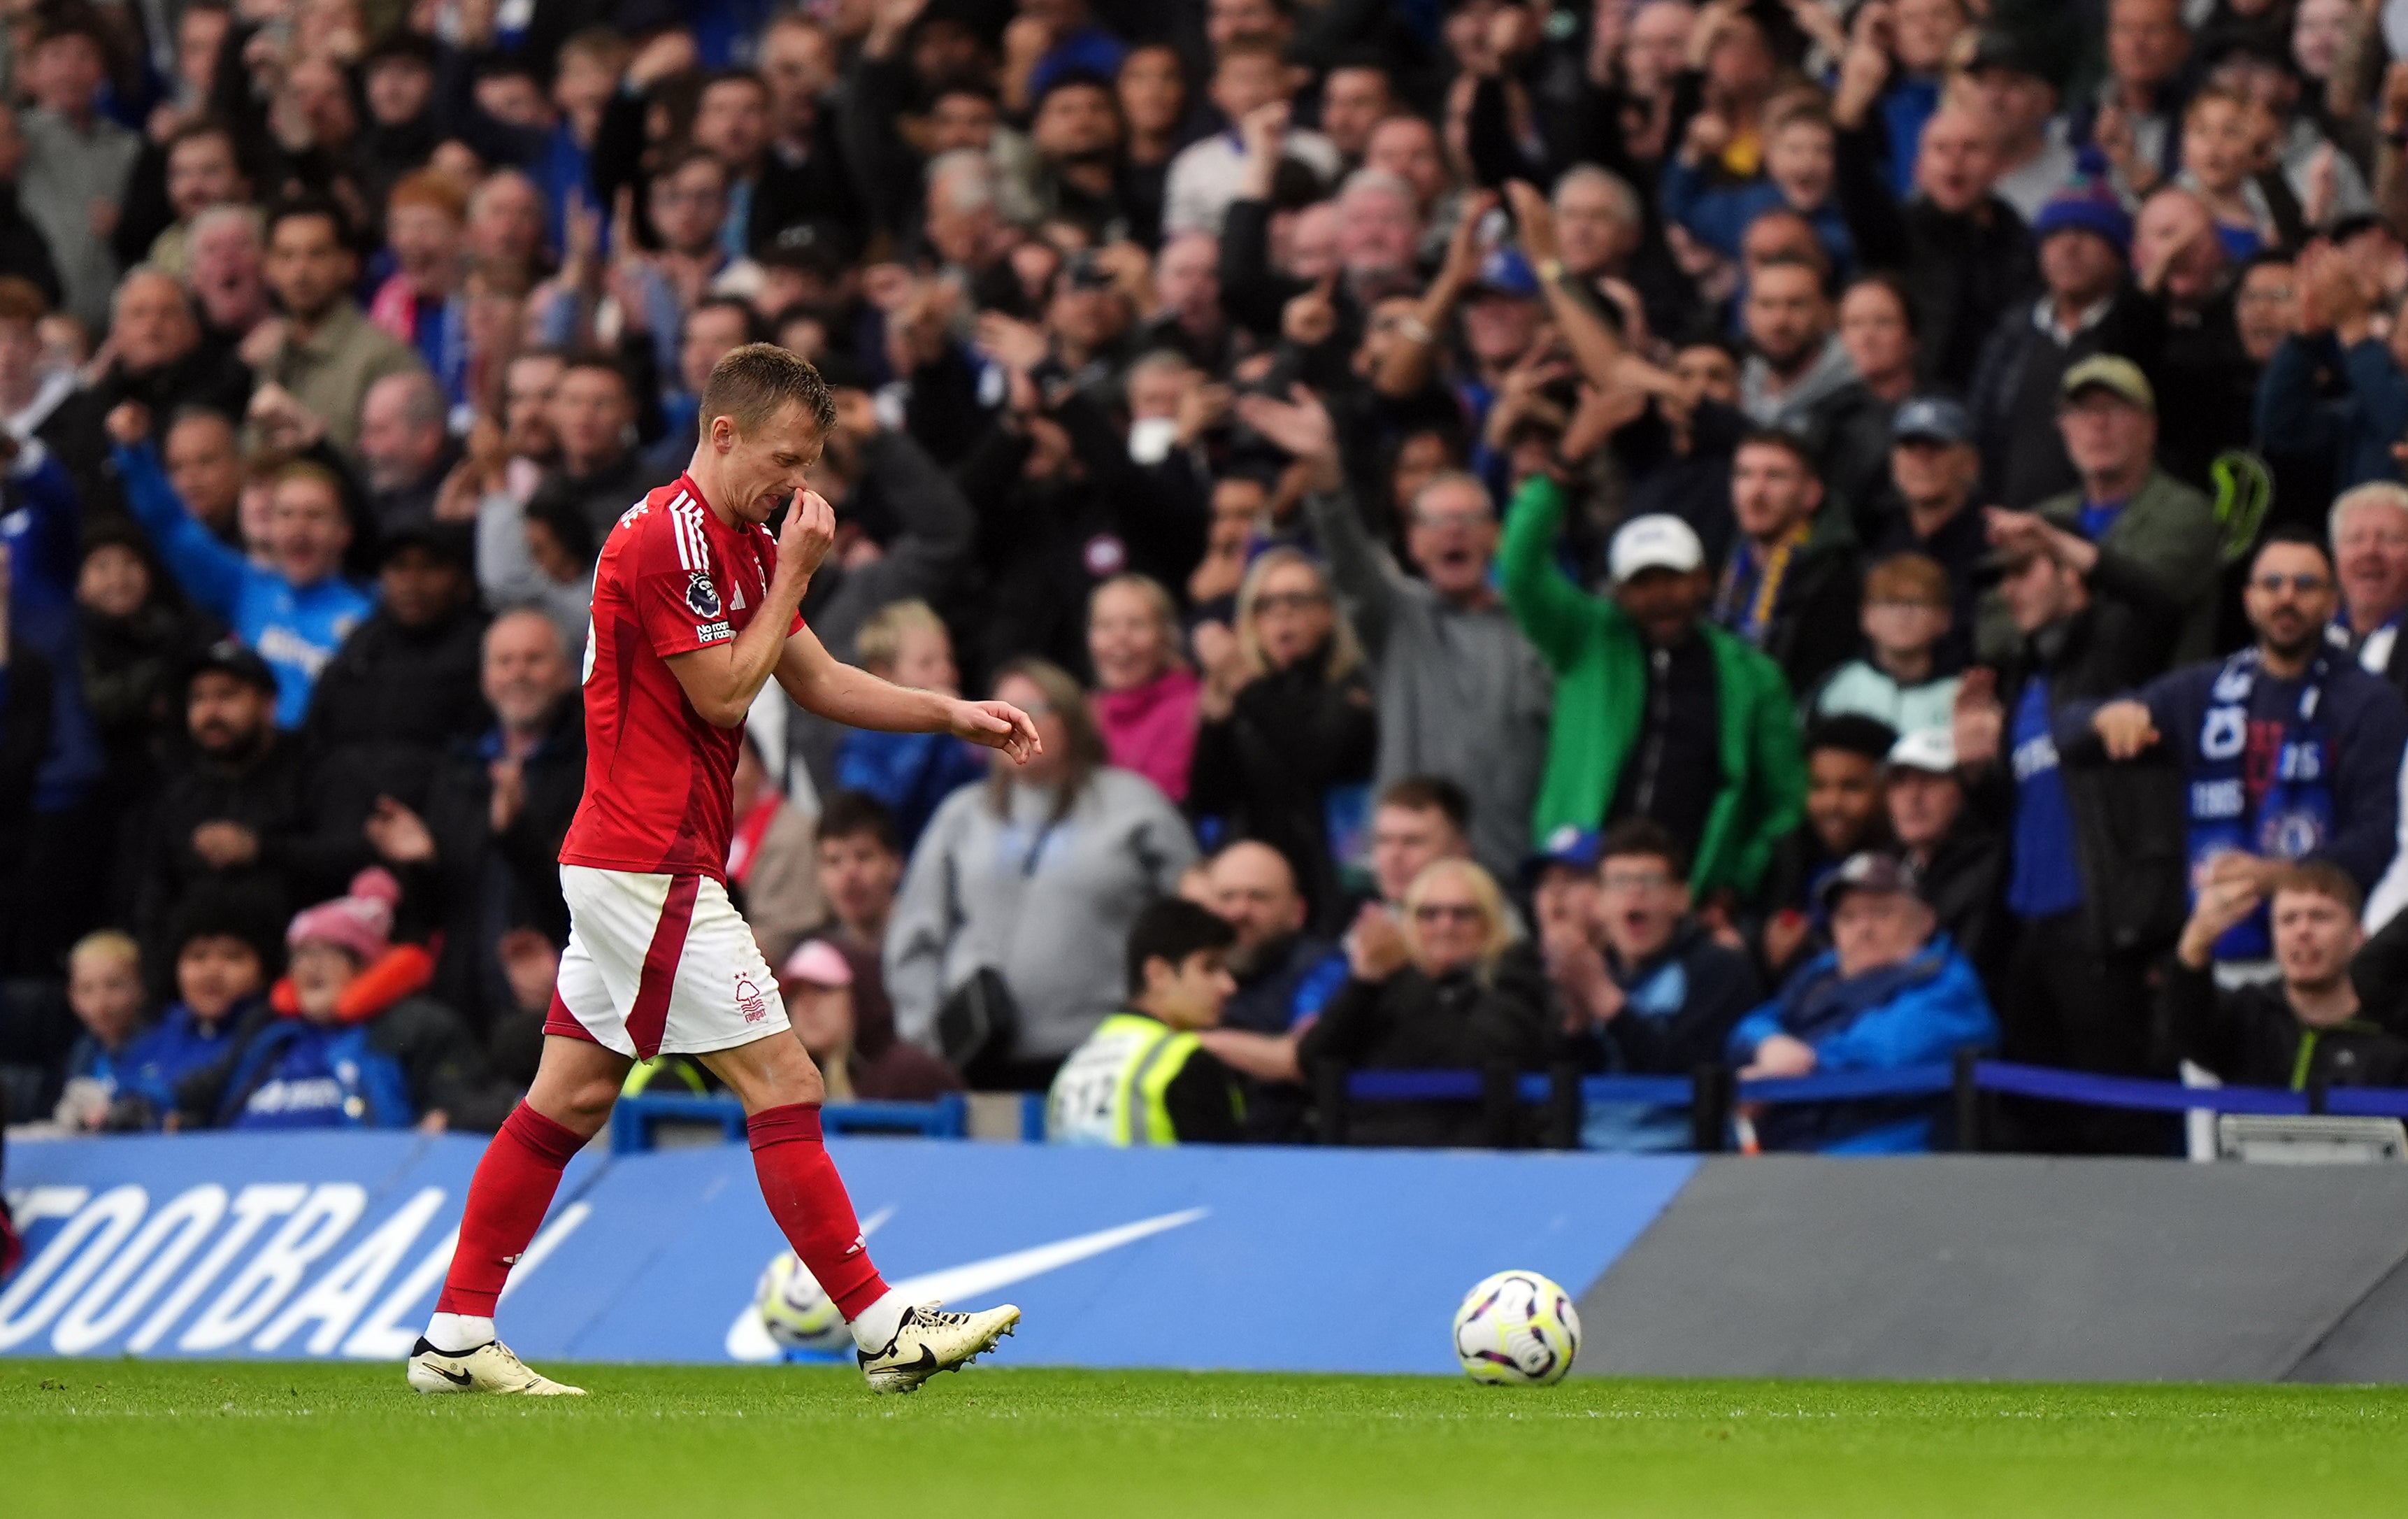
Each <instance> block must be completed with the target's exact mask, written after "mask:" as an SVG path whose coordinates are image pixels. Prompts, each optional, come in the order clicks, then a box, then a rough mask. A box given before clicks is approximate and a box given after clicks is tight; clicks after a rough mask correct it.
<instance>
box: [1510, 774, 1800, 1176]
mask: <svg viewBox="0 0 2408 1519" xmlns="http://www.w3.org/2000/svg"><path fill="white" fill-rule="evenodd" d="M1687 873H1688V867H1687V862H1686V861H1684V860H1683V859H1682V857H1681V846H1680V845H1679V844H1677V843H1675V842H1673V840H1672V836H1671V835H1670V834H1668V833H1666V832H1665V831H1664V830H1663V829H1662V828H1660V827H1658V826H1656V824H1653V823H1649V822H1647V821H1646V820H1645V819H1643V818H1641V819H1633V820H1632V821H1630V822H1627V823H1622V824H1616V825H1615V826H1614V828H1613V831H1612V832H1610V833H1608V834H1607V835H1606V836H1605V843H1604V845H1603V848H1602V850H1601V852H1600V854H1599V858H1598V868H1597V882H1598V895H1597V898H1596V907H1595V909H1594V910H1593V911H1592V912H1591V913H1590V914H1589V921H1588V922H1586V923H1580V924H1573V923H1560V922H1558V923H1549V924H1546V927H1545V939H1544V944H1543V948H1544V950H1545V953H1546V958H1547V978H1548V980H1549V981H1550V982H1553V983H1554V986H1555V1000H1556V1004H1557V1010H1558V1011H1559V1012H1560V1013H1561V1015H1562V1025H1561V1028H1562V1035H1563V1043H1564V1057H1565V1058H1567V1059H1570V1060H1572V1061H1574V1062H1575V1063H1577V1064H1579V1065H1580V1066H1581V1067H1583V1068H1585V1069H1588V1070H1592V1071H1613V1072H1617V1073H1628V1074H1633V1075H1644V1076H1685V1075H1687V1074H1688V1073H1689V1072H1690V1071H1692V1070H1694V1069H1696V1068H1698V1067H1699V1066H1701V1065H1710V1064H1712V1063H1713V1061H1715V1060H1717V1059H1719V1058H1720V1057H1721V1054H1722V1047H1723V1041H1724V1040H1725V1039H1728V1038H1729V1037H1730V1031H1731V1027H1732V1025H1735V1024H1737V1023H1738V1022H1739V1020H1740V1018H1741V1017H1742V1015H1743V1014H1744V1013H1745V1012H1746V1011H1747V1010H1748V1009H1750V1008H1752V1007H1754V1006H1755V1005H1756V1002H1757V1001H1758V1000H1759V999H1760V998H1761V997H1762V996H1763V992H1762V990H1761V988H1760V987H1759V986H1758V984H1757V982H1756V966H1755V964H1754V962H1753V961H1752V960H1750V958H1749V957H1748V955H1747V953H1746V952H1745V951H1743V950H1735V949H1732V948H1731V947H1730V946H1728V945H1727V944H1724V943H1722V942H1721V941H1720V940H1718V939H1715V938H1714V937H1713V933H1712V932H1710V931H1709V930H1708V929H1707V927H1706V925H1705V924H1701V923H1699V921H1698V920H1697V919H1695V918H1693V917H1691V916H1690V915H1689V887H1688V883H1687V881H1686V880H1685V877H1686V876H1687ZM1688 1142H1689V1119H1688V1110H1687V1109H1686V1108H1685V1107H1683V1106H1672V1107H1658V1106H1655V1105H1652V1104H1643V1103H1628V1102H1598V1103H1591V1104H1589V1105H1587V1107H1586V1109H1585V1111H1584V1113H1583V1115H1582V1120H1581V1145H1582V1148H1584V1149H1588V1150H1678V1149H1685V1148H1687V1146H1688Z"/></svg>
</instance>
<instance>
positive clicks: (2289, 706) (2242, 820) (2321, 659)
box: [2060, 528, 2408, 964]
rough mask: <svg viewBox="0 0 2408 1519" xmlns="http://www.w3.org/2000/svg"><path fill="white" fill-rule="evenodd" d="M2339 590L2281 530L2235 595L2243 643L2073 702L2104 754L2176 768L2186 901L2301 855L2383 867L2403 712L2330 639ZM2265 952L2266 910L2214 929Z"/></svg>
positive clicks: (2309, 550)
mask: <svg viewBox="0 0 2408 1519" xmlns="http://www.w3.org/2000/svg"><path fill="white" fill-rule="evenodd" d="M2339 600H2340V597H2339V593H2338V592H2337V590H2336V589H2335V585H2334V577H2333V565H2332V558H2331V555H2330V554H2329V552H2328V551H2327V550H2326V549H2325V547H2324V545H2323V544H2322V543H2320V542H2318V541H2316V540H2315V539H2314V538H2312V537H2307V536H2306V535H2305V534H2302V533H2300V532H2298V531H2296V530H2288V529H2280V528H2278V529H2276V530H2275V532H2274V533H2273V534H2272V536H2270V537H2269V538H2268V539H2267V541H2266V544H2265V546H2264V547H2262V548H2260V549H2259V550H2258V551H2257V558H2256V559H2255V560H2254V561H2253V562H2252V563H2251V565H2250V566H2249V580H2248V586H2247V589H2246V591H2245V592H2244V593H2243V608H2244V609H2246V611H2247V612H2248V616H2249V624H2250V626H2251V627H2253V628H2255V629H2256V630H2257V641H2256V642H2255V643H2254V644H2252V645H2251V646H2250V647H2249V648H2246V649H2243V650H2242V651H2241V652H2238V653H2235V654H2233V655H2231V656H2230V657H2229V658H2227V659H2224V660H2222V661H2211V662H2209V663H2207V664H2203V665H2192V666H2186V667H2185V668H2182V669H2177V670H2175V671H2173V672H2172V673H2171V674H2168V675H2162V676H2159V677H2158V678H2157V680H2155V681H2151V682H2150V683H2149V684H2148V685H2146V686H2144V687H2143V688H2142V690H2141V692H2140V694H2139V695H2136V696H2128V697H2124V698H2121V699H2119V700H2115V701H2111V702H2108V703H2106V704H2104V705H2102V706H2098V707H2095V708H2091V707H2089V706H2088V705H2087V704H2081V705H2079V706H2076V707H2074V708H2071V709H2069V715H2070V717H2071V722H2072V723H2077V724H2078V723H2081V722H2083V721H2084V720H2085V718H2086V720H2087V725H2088V727H2089V729H2090V730H2091V731H2092V733H2094V734H2095V735H2096V737H2097V741H2098V744H2099V745H2100V747H2101V748H2102V749H2103V750H2104V751H2105V752H2106V755H2107V757H2108V758H2109V759H2110V760H2118V761H2121V760H2130V759H2134V758H2137V757H2139V756H2140V755H2142V754H2143V753H2145V752H2148V751H2150V750H2153V749H2160V748H2162V750H2163V751H2164V752H2165V754H2166V755H2167V756H2168V757H2170V758H2171V761H2172V762H2173V764H2174V765H2175V766H2176V767H2178V768H2179V769H2180V770H2181V772H2182V775H2183V779H2184V781H2185V782H2186V795H2187V798H2188V804H2189V813H2190V815H2189V842H2188V849H2187V853H2188V856H2189V859H2190V862H2191V883H2192V891H2193V893H2194V900H2195V901H2196V894H2198V893H2199V892H2200V891H2201V890H2202V889H2204V888H2209V887H2215V886H2224V885H2229V884H2234V885H2239V886H2243V887H2246V888H2248V889H2249V890H2251V891H2254V892H2255V893H2256V894H2257V896H2258V897H2259V898H2260V899H2261V900H2262V899H2263V898H2264V897H2266V896H2270V895H2271V894H2272V891H2273V888H2274V886H2275V884H2276V882H2277V881H2279V880H2280V879H2281V878H2282V876H2283V874H2284V872H2285V871H2286V870H2287V869H2289V868H2290V867H2291V866H2292V865H2294V864H2295V863H2297V862H2299V861H2302V860H2323V861H2329V862H2330V863H2332V864H2334V865H2337V866H2339V867H2342V868H2343V870H2344V871H2346V872H2348V874H2349V876H2350V878H2351V879H2352V880H2353V881H2357V882H2358V889H2359V890H2360V891H2364V890H2365V889H2366V888H2367V887H2368V886H2369V885H2371V884H2372V882H2373V881H2375V880H2376V879H2377V878H2378V877H2380V876H2381V875H2382V874H2383V872H2384V871H2385V869H2386V867H2388V866H2389V865H2390V863H2391V856H2392V854H2393V853H2394V851H2395V850H2396V849H2397V848H2398V845H2399V838H2398V824H2399V816H2400V793H2399V777H2400V754H2401V744H2402V741H2403V739H2408V711H2403V710H2402V708H2401V700H2400V695H2399V693H2397V692H2396V691H2394V690H2392V688H2391V686H2390V684H2389V682H2387V681H2385V680H2383V678H2382V677H2380V676H2376V675H2369V674H2368V673H2367V672H2366V671H2364V670H2362V669H2360V668H2358V665H2357V663H2356V662H2355V661H2353V660H2352V659H2350V657H2349V656H2348V654H2347V653H2346V652H2343V651H2342V650H2339V649H2337V648H2334V647H2333V646H2332V645H2330V644H2329V643H2328V642H2327V641H2326V638H2325V627H2326V624H2327V623H2330V622H2331V621H2332V616H2333V612H2334V610H2335V609H2336V608H2337V606H2338V605H2339ZM2066 725H2068V724H2062V723H2061V724H2060V727H2063V726H2066ZM2085 747H2086V745H2085ZM2068 757H2069V758H2071V757H2072V756H2071V755H2069V756H2068ZM2269 953H2271V949H2270V944H2269V940H2268V939H2267V930H2266V921H2265V915H2264V913H2263V912H2262V911H2257V912H2254V913H2253V914H2252V915H2250V916H2248V917H2245V918H2243V919H2242V920H2240V921H2239V922H2237V923H2235V924H2233V925H2232V926H2231V927H2229V929H2227V930H2226V931H2225V932H2224V933H2223V934H2222V935H2221V936H2220V937H2218V938H2217V939H2216V940H2215V949H2214V958H2215V959H2216V960H2218V961H2222V962H2242V963H2248V964H2257V963H2262V962H2263V961H2264V960H2265V959H2266V958H2267V956H2268V954H2269Z"/></svg>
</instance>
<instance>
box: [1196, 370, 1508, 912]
mask: <svg viewBox="0 0 2408 1519" xmlns="http://www.w3.org/2000/svg"><path fill="white" fill-rule="evenodd" d="M1244 406H1245V408H1246V412H1245V414H1246V420H1247V421H1248V422H1249V423H1254V425H1255V426H1256V427H1258V428H1260V429H1262V430H1263V431H1264V432H1265V434H1266V435H1267V436H1269V437H1270V438H1271V439H1272V441H1274V442H1276V443H1278V444H1279V445H1280V446H1281V447H1282V448H1283V449H1286V450H1287V451H1290V452H1291V453H1294V454H1295V455H1296V456H1297V458H1298V459H1299V460H1301V461H1303V463H1304V465H1305V466H1306V468H1307V469H1308V470H1309V471H1310V472H1311V476H1312V489H1310V490H1309V491H1308V492H1307V494H1306V495H1305V499H1304V506H1305V510H1306V512H1307V513H1309V514H1310V515H1311V517H1312V530H1313V534H1314V536H1315V537H1317V538H1319V540H1320V542H1321V546H1322V552H1325V553H1326V554H1327V555H1328V556H1329V574H1330V579H1331V580H1333V581H1335V582H1336V584H1337V588H1338V594H1339V596H1340V601H1341V602H1342V604H1343V609H1344V610H1345V613H1346V616H1347V619H1348V620H1349V621H1350V622H1352V623H1354V625H1355V637H1356V638H1359V639H1360V640H1361V641H1362V644H1363V652H1365V653H1366V654H1367V655H1369V658H1370V661H1371V669H1372V679H1373V681H1374V682H1375V684H1376V689H1377V695H1378V697H1379V712H1380V753H1379V760H1378V764H1377V767H1376V769H1375V770H1374V772H1373V775H1374V784H1377V785H1381V786H1385V785H1386V784H1388V783H1389V782H1390V781H1400V780H1402V779H1404V778H1405V777H1407V776H1414V775H1434V776H1443V777H1444V778H1446V779H1447V780H1449V781H1454V782H1455V784H1456V785H1458V786H1461V787H1462V788H1463V790H1464V794H1465V795H1467V796H1469V798H1470V800H1471V850H1472V854H1473V856H1474V857H1475V858H1477V859H1478V860H1479V861H1480V863H1481V864H1482V865H1484V866H1485V867H1488V870H1489V873H1490V874H1492V875H1497V876H1504V875H1507V874H1509V873H1511V872H1512V870H1513V869H1514V867H1517V866H1518V865H1520V863H1521V861H1522V857H1523V856H1524V855H1526V854H1527V853H1529V852H1530V806H1531V804H1532V803H1533V802H1534V801H1536V800H1537V798H1538V794H1539V767H1540V766H1541V764H1542V763H1543V762H1544V760H1545V758H1546V750H1547V720H1548V716H1549V714H1550V712H1551V711H1552V710H1553V709H1554V704H1555V691H1554V685H1555V682H1554V681H1553V679H1552V678H1551V677H1550V676H1549V675H1548V673H1547V666H1546V664H1545V662H1544V661H1542V660H1541V659H1540V658H1539V652H1538V650H1536V649H1535V648H1533V647H1531V644H1530V640H1529V639H1527V638H1524V637H1523V636H1522V632H1521V630H1520V629H1519V628H1517V627H1515V626H1514V625H1513V616H1512V613H1511V612H1509V611H1507V610H1506V609H1505V601H1504V598H1503V597H1501V596H1499V595H1498V594H1497V588H1496V586H1495V585H1494V584H1492V583H1491V582H1490V579H1489V566H1490V563H1491V561H1493V560H1494V559H1495V558H1496V556H1497V509H1496V506H1495V504H1494V503H1493V502H1491V501H1490V500H1489V498H1488V488H1487V487H1486V486H1484V485H1483V484H1482V483H1481V482H1480V480H1478V479H1477V478H1476V477H1474V476H1471V475H1467V474H1464V473H1462V472H1460V471H1454V470H1450V471H1447V472H1444V473H1441V474H1439V475H1436V476H1434V477H1432V478H1431V480H1429V482H1428V483H1427V484H1426V485H1424V486H1423V487H1422V488H1421V489H1420V490H1418V491H1416V492H1414V493H1413V497H1412V503H1411V504H1410V506H1409V507H1408V509H1407V513H1406V523H1405V553H1406V556H1407V557H1408V558H1410V559H1411V560H1412V564H1413V567H1414V568H1415V569H1418V570H1419V571H1421V574H1420V576H1419V577H1418V578H1416V577H1414V576H1412V575H1408V574H1406V573H1405V572H1404V571H1403V570H1401V569H1399V568H1398V566H1397V565H1396V564H1395V563H1394V561H1392V560H1391V559H1390V558H1389V557H1388V555H1387V554H1385V553H1384V552H1382V551H1381V549H1380V548H1379V546H1378V545H1377V544H1375V543H1374V542H1373V541H1372V540H1371V535H1370V532H1369V529H1368V528H1366V527H1365V526H1364V523H1363V514H1362V512H1361V511H1359V510H1358V509H1356V507H1355V499H1354V495H1353V494H1352V493H1351V492H1350V491H1349V490H1348V489H1347V488H1346V486H1345V483H1344V479H1345V477H1344V475H1343V473H1342V471H1341V470H1340V465H1339V448H1338V433H1337V429H1336V428H1335V427H1334V426H1333V425H1332V424H1331V423H1330V420H1329V414H1328V412H1327V411H1326V410H1325V409H1324V408H1323V407H1322V404H1321V402H1320V401H1319V400H1318V399H1317V398H1315V397H1313V396H1312V395H1310V394H1305V395H1301V396H1300V397H1299V399H1298V400H1297V402H1295V403H1294V404H1288V403H1284V402H1277V401H1272V400H1269V398H1268V397H1252V396H1250V397H1248V398H1247V399H1246V401H1245V403H1244ZM1266 424H1269V425H1266Z"/></svg>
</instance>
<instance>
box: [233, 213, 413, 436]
mask: <svg viewBox="0 0 2408 1519" xmlns="http://www.w3.org/2000/svg"><path fill="white" fill-rule="evenodd" d="M350 236H351V232H350V228H349V227H348V226H347V225H346V223H345V220H344V216H343V213H342V210H341V209H340V208H338V207H337V206H336V205H335V203H334V202H332V201H327V200H316V199H307V198H305V199H299V200H293V201H287V202H286V203H284V204H283V205H282V206H280V207H279V208H277V209H276V210H275V211H274V212H272V213H270V215H269V217H268V221H267V265H266V267H267V282H268V284H269V285H270V286H271V287H273V288H274V290H275V291H276V294H277V298H278V299H279V300H281V301H282V302H283V303H284V320H283V321H281V322H270V323H263V324H262V325H261V326H260V327H259V328H257V329H256V330H254V331H253V332H252V333H251V336H250V337H247V338H245V339H244V341H243V356H244V358H245V359H247V360H248V361H249V362H250V364H251V369H252V371H253V372H254V373H255V374H256V375H257V376H258V378H259V380H260V381H261V382H262V383H263V384H274V385H278V386H281V387H282V388H283V389H284V390H285V391H286V392H287V393H289V394H292V395H293V396H294V398H295V399H297V400H298V401H299V402H300V403H301V404H302V406H304V407H306V408H308V410H309V411H310V413H311V414H313V415H314V416H316V418H317V419H318V421H319V423H321V424H322V428H323V431H324V433H325V436H326V437H329V438H331V439H332V440H333V441H334V444H335V446H336V447H337V449H340V450H341V451H343V453H344V454H345V455H347V456H348V455H350V454H351V453H352V451H353V450H354V449H355V448H356V447H357V445H358V443H359V431H360V402H361V400H362V399H363V398H364V397H365V396H366V394H367V392H368V387H369V386H370V385H373V384H375V383H376V382H377V381H378V380H382V379H383V378H384V377H385V376H387V375H392V374H399V373H400V372H401V371H403V370H405V369H415V368H418V367H420V364H419V360H418V354H417V352H416V351H414V350H412V349H411V348H410V347H409V344H407V343H405V342H403V341H402V340H401V339H400V338H398V337H394V336H393V335H392V334H391V333H388V332H386V331H384V330H383V329H382V328H380V327H378V326H376V325H375V324H373V323H372V322H369V321H368V319H367V318H366V316H365V315H363V314H362V313H361V311H360V307H359V303H358V302H357V301H355V300H353V299H352V298H351V291H352V290H353V289H354V288H355V287H356V286H357V285H358V283H359V256H358V254H357V253H356V252H355V251H353V249H352V247H351V241H350Z"/></svg>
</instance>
